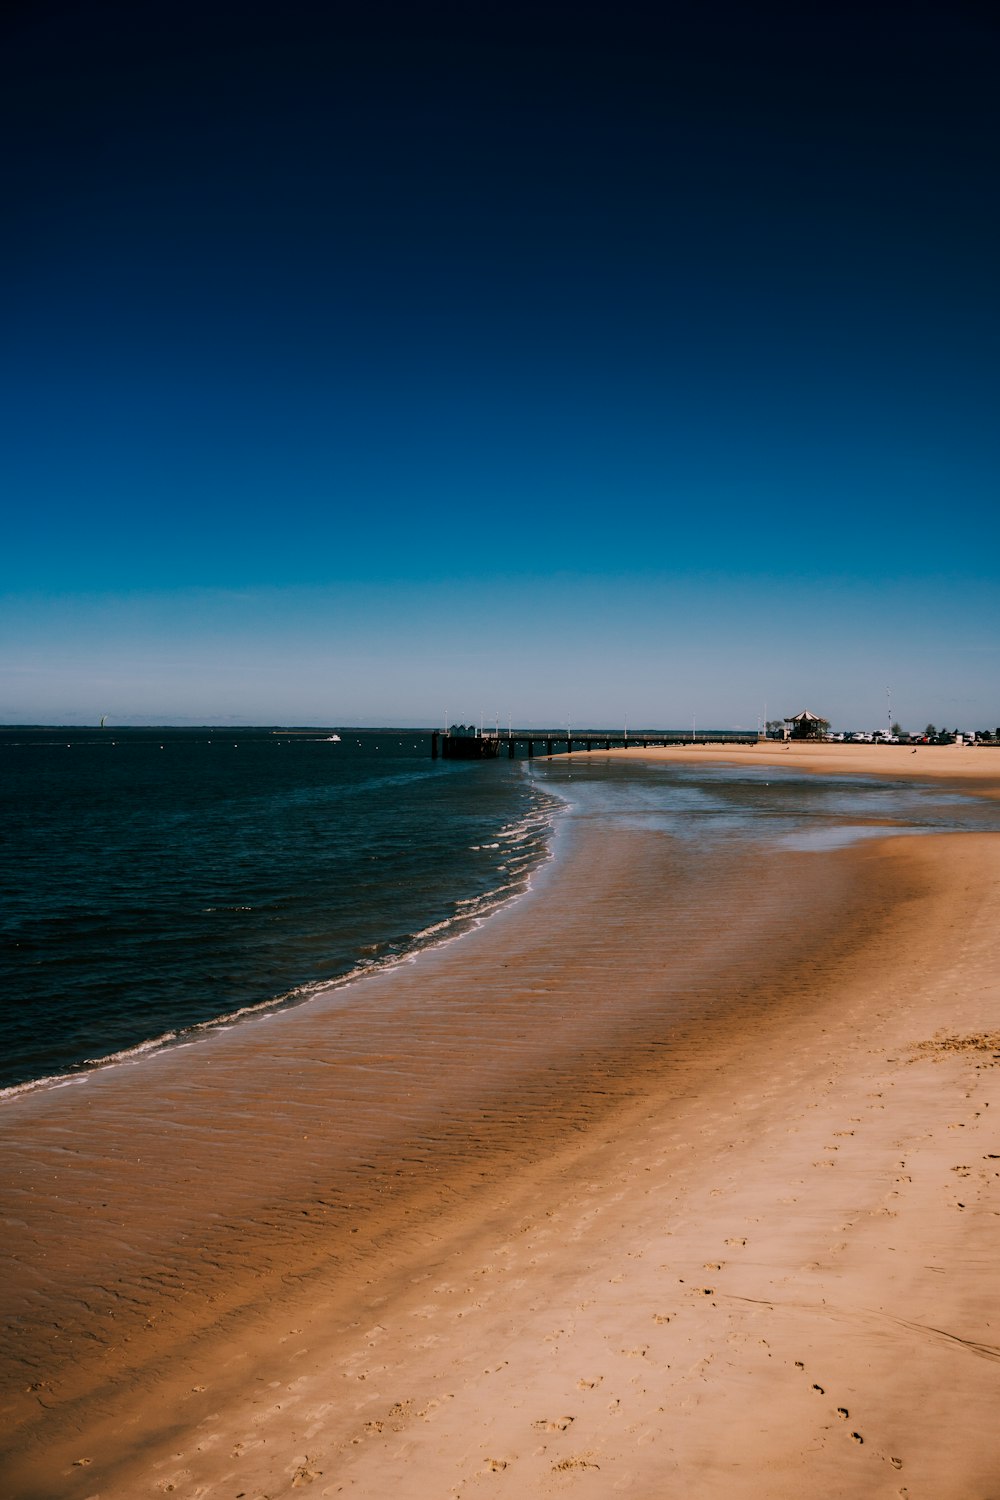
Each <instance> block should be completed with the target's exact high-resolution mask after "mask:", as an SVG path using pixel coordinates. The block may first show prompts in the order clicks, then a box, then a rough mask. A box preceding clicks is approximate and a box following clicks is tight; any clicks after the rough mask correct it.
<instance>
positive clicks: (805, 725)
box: [785, 708, 830, 740]
mask: <svg viewBox="0 0 1000 1500" xmlns="http://www.w3.org/2000/svg"><path fill="white" fill-rule="evenodd" d="M829 727H830V721H829V719H821V718H820V716H819V714H814V713H810V711H809V709H808V708H804V709H802V711H801V713H797V714H792V716H791V718H790V719H786V720H785V739H786V740H788V739H791V740H821V739H822V738H823V736H824V735H825V734H826V731H827V730H828V729H829Z"/></svg>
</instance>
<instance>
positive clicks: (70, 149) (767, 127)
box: [0, 0, 1000, 728]
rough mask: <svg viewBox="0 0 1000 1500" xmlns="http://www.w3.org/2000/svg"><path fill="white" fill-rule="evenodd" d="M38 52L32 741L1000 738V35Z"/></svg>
mask: <svg viewBox="0 0 1000 1500" xmlns="http://www.w3.org/2000/svg"><path fill="white" fill-rule="evenodd" d="M4 26H5V35H4V37H3V47H2V48H0V55H2V58H3V62H2V64H0V68H2V72H0V111H2V115H3V123H4V139H5V141H6V142H7V146H6V149H5V151H4V152H3V158H4V160H3V165H2V168H0V171H2V174H3V181H2V194H3V204H4V222H5V224H6V228H5V230H4V233H3V235H2V237H0V269H2V288H3V292H2V295H3V298H4V302H5V304H6V306H5V312H4V319H3V323H4V338H3V353H2V365H0V381H2V390H0V401H2V412H3V423H4V428H5V438H4V443H3V458H2V464H3V475H2V483H3V491H4V494H5V496H6V501H5V507H4V509H5V514H6V519H5V520H4V524H3V541H2V556H0V589H2V597H0V633H2V659H0V721H4V722H8V723H15V722H26V721H32V722H64V723H73V722H91V723H92V722H95V721H96V720H97V718H98V717H99V716H100V715H101V714H102V713H106V714H107V715H108V716H109V721H110V722H116V723H128V722H150V721H152V722H170V721H182V722H183V721H188V722H223V721H229V720H235V721H237V722H239V721H245V722H252V723H272V722H302V723H308V722H319V723H330V724H349V723H411V724H421V723H422V724H427V725H433V724H436V723H438V722H440V720H441V719H442V717H443V716H444V715H448V717H449V718H450V719H471V718H478V717H479V716H480V715H481V714H482V715H483V716H484V717H485V718H486V719H487V720H492V719H493V718H494V716H499V718H500V719H501V720H502V721H503V722H506V720H507V718H508V717H511V718H512V719H513V720H514V722H515V724H521V725H528V724H535V725H544V724H551V725H553V726H557V725H560V724H565V723H567V722H570V723H572V724H577V725H581V726H582V725H586V724H590V725H595V726H596V725H617V724H619V723H621V722H622V721H623V720H624V718H625V717H626V716H627V717H628V719H629V722H630V723H633V724H639V723H642V722H645V723H648V724H651V725H668V726H672V725H673V726H683V725H685V724H688V723H690V722H691V719H692V718H693V717H694V718H696V719H697V720H698V722H699V723H701V724H704V725H714V726H717V727H728V726H733V725H744V726H755V725H756V723H757V720H758V718H759V717H760V716H761V715H762V714H763V713H764V710H765V705H766V711H767V714H768V716H769V717H779V716H783V715H784V714H790V713H793V712H795V711H796V710H798V709H799V708H802V707H804V706H807V707H810V708H812V709H814V710H815V711H817V712H820V713H824V714H826V715H827V716H828V717H830V718H831V719H832V720H833V721H834V723H835V724H839V725H840V726H841V727H852V726H857V727H864V726H867V727H874V726H876V725H881V724H882V723H884V722H885V715H886V687H887V686H888V687H890V689H891V692H892V707H893V717H896V718H899V719H900V720H901V721H902V722H903V723H904V725H906V726H907V727H913V728H916V727H923V724H924V723H925V722H926V721H927V720H928V719H933V720H935V721H936V722H938V723H939V724H940V723H945V724H949V725H958V726H960V727H972V728H982V727H985V726H987V725H990V726H992V725H996V724H998V723H1000V609H998V606H1000V483H998V481H1000V422H998V415H1000V402H998V396H1000V377H998V370H1000V359H998V356H1000V278H998V272H997V266H998V265H1000V235H998V228H1000V197H998V192H997V183H998V181H1000V172H998V168H1000V104H998V99H1000V93H998V89H997V83H996V80H997V78H998V77H1000V13H997V12H996V11H995V10H993V9H992V8H990V7H987V6H980V5H976V4H972V3H967V4H965V3H943V0H942V3H938V4H922V3H919V0H916V3H914V0H909V3H905V4H899V5H886V4H882V3H879V0H873V3H870V4H863V5H862V4H856V5H855V4H851V3H844V4H836V5H835V4H818V5H810V4H803V3H801V0H799V3H796V4H787V5H785V4H780V5H779V4H772V3H768V0H761V3H759V4H747V3H744V0H739V3H737V0H731V3H720V0H716V3H713V0H691V3H671V0H660V3H657V4H648V5H645V4H635V3H628V0H623V3H620V4H619V3H616V4H610V3H602V4H591V3H587V0H578V3H574V4H547V3H546V0H533V3H530V4H521V3H518V0H505V3H503V4H500V3H493V0H464V3H454V4H430V3H424V0H409V3H407V4H400V5H389V4H382V3H379V0H371V3H347V0H330V3H328V4H326V5H316V4H314V3H310V4H303V3H298V0H289V3H284V4H280V5H279V4H277V3H272V4H269V5H262V4H254V3H253V0H247V3H242V4H235V3H234V4H222V3H219V0H202V3H198V4H195V3H193V0H169V3H168V0H146V3H143V4H142V5H136V4H134V3H132V0H128V3H125V0H106V3H101V0H88V3H87V4H85V5H80V4H79V3H76V0H72V3H71V0H67V3H51V0H35V3H32V4H30V5H28V4H24V5H18V6H17V7H15V10H14V20H13V21H11V20H10V19H8V21H7V22H5V23H4Z"/></svg>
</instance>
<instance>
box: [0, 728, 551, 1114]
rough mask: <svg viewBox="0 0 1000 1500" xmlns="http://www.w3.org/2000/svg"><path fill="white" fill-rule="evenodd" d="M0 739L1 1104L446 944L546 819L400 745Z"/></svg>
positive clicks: (56, 733) (425, 750) (534, 796)
mask: <svg viewBox="0 0 1000 1500" xmlns="http://www.w3.org/2000/svg"><path fill="white" fill-rule="evenodd" d="M333 732H334V731H332V730H312V731H309V732H301V733H291V732H287V731H285V732H282V731H278V732H275V731H273V730H270V729H239V730H238V731H235V732H234V731H233V730H232V729H228V730H219V729H113V730H109V729H105V730H97V729H94V730H81V729H69V730H67V729H62V730H59V729H48V728H46V729H0V803H2V805H0V824H2V828H3V840H2V852H0V996H2V999H0V1004H2V1028H3V1031H2V1035H3V1047H2V1058H0V1088H3V1089H8V1090H9V1089H11V1088H12V1087H13V1088H16V1087H18V1086H19V1085H23V1084H25V1083H30V1082H32V1081H34V1080H38V1079H43V1078H51V1077H53V1076H58V1075H63V1074H67V1073H72V1072H73V1071H74V1070H79V1069H81V1068H85V1067H89V1066H92V1065H93V1064H94V1063H95V1062H102V1061H111V1060H116V1059H120V1058H121V1057H122V1056H123V1055H129V1054H136V1055H137V1054H138V1053H141V1052H142V1051H143V1050H148V1049H149V1048H151V1047H155V1046H162V1045H170V1044H171V1043H173V1042H176V1041H178V1040H181V1039H185V1040H189V1039H190V1037H191V1033H192V1031H196V1030H198V1029H200V1028H205V1027H212V1026H218V1025H220V1024H231V1023H232V1022H233V1021H234V1020H235V1019H236V1018H238V1016H239V1015H240V1014H241V1013H243V1014H245V1013H247V1012H248V1011H253V1010H255V1009H259V1008H265V1007H269V1006H274V1005H281V1004H290V1003H300V1002H301V1001H302V1000H304V999H306V998H308V996H309V995H310V994H311V993H313V992H314V991H316V990H317V989H319V988H323V987H326V986H328V985H329V984H330V982H331V981H339V982H345V980H347V979H349V978H350V976H352V975H355V974H358V973H363V972H365V971H367V970H370V969H373V968H377V967H380V966H385V965H387V964H391V963H393V962H399V961H400V960H402V959H405V958H406V957H407V956H408V955H410V954H412V953H413V952H415V951H417V950H419V949H420V948H422V947H425V946H427V945H428V944H432V943H435V942H441V941H444V940H447V939H448V938H449V937H454V936H456V935H458V934H459V933H460V932H462V931H463V930H465V929H467V928H468V927H469V926H470V925H471V924H472V923H474V922H476V921H478V920H481V919H482V918H483V917H484V916H485V915H486V914H488V913H489V912H490V911H491V910H493V909H494V908H495V907H496V906H497V905H499V904H502V903H503V902H504V901H506V900H509V899H510V898H511V897H512V896H513V895H515V894H516V893H517V892H518V891H519V890H523V889H524V887H525V885H526V883H527V880H528V878H529V876H530V873H531V871H532V869H534V868H535V866H536V865H537V864H538V863H539V862H540V861H541V860H542V859H543V858H544V857H545V855H546V853H547V850H548V835H549V830H550V824H551V819H552V815H553V810H554V808H555V806H556V803H555V802H554V800H553V799H552V798H551V797H549V796H548V795H547V794H546V793H545V792H544V790H543V789H542V788H541V787H540V786H539V785H538V784H537V781H536V780H534V779H533V778H531V777H529V776H527V775H525V774H524V769H523V766H522V765H521V764H519V763H517V762H509V761H507V760H506V758H504V759H501V760H497V761H494V762H491V763H489V764H485V765H484V764H479V763H463V762H459V761H440V760H439V761H432V760H431V755H430V736H429V735H428V734H423V733H419V732H414V731H408V732H403V731H400V730H398V729H397V730H389V731H378V732H374V733H373V732H358V731H353V732H352V731H347V730H344V731H343V732H342V738H341V741H340V742H339V743H336V742H334V741H332V740H330V739H329V738H327V736H328V735H330V734H332V733H333Z"/></svg>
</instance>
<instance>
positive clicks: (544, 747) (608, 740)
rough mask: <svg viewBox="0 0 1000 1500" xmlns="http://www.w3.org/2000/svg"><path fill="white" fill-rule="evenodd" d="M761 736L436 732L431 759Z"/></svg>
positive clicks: (752, 741) (751, 741) (743, 740)
mask: <svg viewBox="0 0 1000 1500" xmlns="http://www.w3.org/2000/svg"><path fill="white" fill-rule="evenodd" d="M759 738H760V736H759V735H756V734H739V733H732V734H726V733H722V734H720V733H719V732H718V731H716V732H713V731H711V730H710V731H708V732H707V733H705V734H701V735H699V734H696V733H693V732H691V733H687V732H682V731H680V730H640V731H639V732H638V733H631V734H630V733H627V732H625V731H624V730H623V731H621V732H619V733H615V732H614V731H604V730H601V731H596V730H584V731H581V732H580V733H573V732H571V731H569V730H565V729H515V730H511V731H508V732H507V733H506V734H504V733H502V732H501V733H494V732H486V733H483V734H454V733H452V732H451V731H448V730H440V729H435V730H434V731H433V732H432V734H431V758H432V760H437V759H438V758H439V757H441V758H442V759H444V760H496V759H497V757H498V756H500V755H502V754H503V752H504V750H505V749H506V752H507V757H508V759H509V760H513V759H514V758H515V756H516V755H517V754H518V753H519V751H520V752H521V753H522V754H523V755H524V756H526V757H527V759H529V760H530V759H532V758H533V757H534V756H535V755H536V754H538V755H572V754H573V752H574V751H575V750H583V751H589V750H648V749H649V748H650V747H651V746H666V745H672V746H674V747H678V746H682V745H688V746H692V747H694V748H697V747H698V746H699V745H756V744H757V741H758V739H759Z"/></svg>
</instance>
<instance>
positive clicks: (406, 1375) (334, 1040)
mask: <svg viewBox="0 0 1000 1500" xmlns="http://www.w3.org/2000/svg"><path fill="white" fill-rule="evenodd" d="M628 753H629V754H633V753H634V752H628ZM650 753H652V752H650ZM669 753H677V754H690V753H698V754H704V755H709V754H712V752H710V751H698V752H668V754H669ZM729 753H730V754H732V752H729ZM748 753H751V754H752V753H756V752H752V751H751V752H748ZM764 753H767V752H764ZM772 753H777V754H781V753H782V752H781V751H780V750H779V751H776V752H772ZM793 753H794V752H793ZM818 753H819V755H823V754H825V753H827V752H824V751H822V750H821V751H819V752H818ZM841 753H842V752H841ZM903 753H904V754H907V753H908V752H903ZM807 754H808V752H807ZM872 754H874V756H875V759H876V761H877V766H876V769H877V770H878V771H879V772H880V773H881V774H885V772H886V770H887V768H888V762H887V760H886V758H885V757H886V756H887V755H889V756H892V755H894V752H893V751H892V750H883V749H879V750H877V751H874V752H872V751H862V756H864V755H869V756H871V755H872ZM930 754H935V755H936V754H937V753H936V752H930ZM940 754H943V755H948V754H949V752H947V751H945V752H940ZM959 754H961V752H959ZM979 754H982V755H983V757H984V759H988V758H989V753H988V752H975V751H973V752H966V753H965V757H964V758H965V759H967V760H975V759H976V757H977V756H978V755H979ZM919 758H920V757H919V756H918V757H914V759H915V760H917V759H919ZM854 763H855V764H857V765H859V768H861V769H868V765H867V762H864V763H862V757H861V756H859V757H857V759H856V760H855V762H854ZM810 764H814V765H818V757H817V756H813V757H811V758H810ZM841 764H843V762H841ZM977 765H978V762H977ZM998 765H1000V763H998ZM952 766H953V762H952V764H949V765H948V768H947V769H944V770H940V771H939V770H937V768H936V765H935V766H931V765H930V764H928V765H927V766H926V767H925V766H923V765H922V766H921V771H922V772H923V774H928V772H930V773H931V774H938V775H943V776H946V777H947V778H949V779H950V778H953V777H956V776H957V775H959V774H960V772H959V771H958V770H957V769H953V768H952ZM963 769H964V767H963ZM982 789H983V790H984V791H986V790H992V789H991V788H989V787H988V786H987V784H986V783H985V782H984V784H983V787H982ZM566 841H567V843H568V845H569V847H568V849H567V851H566V857H563V858H560V859H558V860H557V861H555V862H554V864H552V865H551V866H549V867H548V869H547V871H546V873H545V875H544V876H543V877H542V878H541V879H540V880H539V881H538V883H537V885H536V887H535V889H534V890H533V892H532V893H531V894H530V895H529V896H528V897H526V898H524V899H523V900H522V901H521V902H519V903H517V904H516V905H515V906H514V907H512V908H509V909H508V910H507V911H506V912H504V913H502V914H501V915H499V916H498V917H496V918H494V919H492V920H491V921H490V922H489V923H487V924H486V925H485V926H484V927H483V928H482V929H480V930H479V931H478V932H476V933H474V934H472V935H471V936H469V937H467V938H465V939H462V940H461V941H460V942H457V943H455V944H452V945H451V946H449V947H447V948H445V949H443V950H439V951H438V952H437V953H435V954H429V955H425V956H424V957H423V958H422V959H420V960H419V961H418V962H416V963H414V964H412V965H408V966H407V967H406V968H405V969H403V970H400V971H397V972H396V973H394V974H391V975H388V976H383V977H380V978H375V979H371V980H367V981H365V993H364V1004H363V1005H361V1004H354V1003H352V1001H351V999H350V991H342V992H339V994H336V995H333V996H331V997H330V999H329V1001H325V1002H324V1001H320V1002H317V1003H315V1004H313V1005H310V1006H308V1007H304V1008H303V1009H301V1010H299V1011H295V1012H287V1013H285V1014H284V1015H282V1016H278V1017H273V1018H271V1019H270V1020H268V1021H265V1022H259V1023H251V1024H247V1025H244V1026H242V1027H240V1028H237V1029H236V1030H234V1031H233V1032H231V1033H229V1034H228V1035H223V1036H218V1037H213V1038H210V1039H208V1040H206V1041H205V1042H204V1043H202V1044H200V1045H199V1046H197V1047H193V1048H190V1049H185V1050H183V1051H178V1052H174V1053H166V1054H162V1055H161V1056H159V1057H156V1058H152V1059H149V1060H147V1061H146V1062H144V1063H142V1064H140V1065H136V1066H134V1067H131V1068H118V1069H110V1070H107V1071H106V1072H104V1073H102V1074H100V1075H95V1076H94V1077H93V1078H92V1079H91V1080H90V1082H88V1083H87V1084H85V1085H81V1086H76V1087H72V1088H65V1089H62V1090H58V1091H55V1092H44V1093H38V1094H35V1095H28V1096H24V1097H22V1098H21V1099H19V1100H16V1101H13V1103H12V1104H10V1105H8V1107H7V1108H6V1109H5V1110H4V1112H3V1113H4V1123H5V1140H4V1152H3V1168H2V1184H0V1185H2V1190H3V1206H4V1218H5V1225H6V1228H5V1247H6V1249H7V1251H8V1253H9V1256H10V1261H11V1264H10V1265H9V1266H8V1268H7V1273H6V1275H5V1281H4V1285H5V1290H4V1293H3V1312H4V1323H5V1326H6V1328H7V1330H8V1333H7V1339H6V1342H5V1347H4V1351H3V1354H2V1355H0V1370H2V1374H3V1376H4V1392H5V1395H4V1404H3V1410H2V1419H3V1427H4V1430H5V1431H6V1432H7V1434H8V1439H7V1441H6V1443H5V1448H6V1458H5V1468H4V1474H5V1478H4V1485H3V1492H4V1493H5V1494H6V1495H9V1496H10V1497H12V1500H14V1497H16V1500H42V1497H45V1500H57V1497H58V1500H63V1497H66V1500H85V1497H101V1500H137V1497H147V1496H148V1497H156V1496H162V1495H167V1494H169V1495H173V1496H176V1497H183V1500H195V1497H198V1500H202V1497H205V1500H208V1497H211V1500H223V1497H225V1500H238V1497H245V1500H264V1497H268V1500H277V1497H280V1496H284V1495H290V1494H291V1493H292V1492H293V1491H294V1490H299V1489H305V1490H306V1491H307V1492H308V1493H309V1494H311V1495H316V1496H324V1495H339V1494H344V1495H355V1496H364V1497H372V1500H374V1497H382V1496H385V1495H387V1494H391V1495H393V1496H395V1497H398V1500H408V1497H412V1500H437V1497H451V1496H454V1497H459V1496H473V1495H478V1494H483V1495H497V1496H498V1497H503V1496H511V1497H513V1496H518V1497H522V1496H525V1495H530V1496H536V1495H537V1496H549V1495H553V1496H558V1495H563V1494H566V1495H572V1496H574V1497H576V1496H579V1497H581V1500H586V1497H590V1496H602V1497H603V1496H608V1495H612V1494H618V1493H621V1494H631V1495H635V1496H642V1497H646V1496H650V1497H652V1496H656V1497H666V1496H676V1497H685V1500H692V1497H693V1500H702V1497H705V1500H708V1497H713V1500H714V1497H722V1496H726V1497H732V1496H736V1497H775V1500H777V1497H786V1496H787V1497H793V1496H794V1497H796V1500H799V1497H801V1496H804V1495H820V1496H824V1497H830V1500H835V1497H860V1496H883V1495H884V1496H907V1497H910V1500H996V1497H998V1496H1000V1442H998V1439H997V1436H996V1429H995V1413H996V1411H997V1410H998V1409H1000V1288H998V1280H997V1248H998V1241H1000V1128H997V1126H996V1125H995V1124H994V1122H993V1117H994V1116H1000V1071H998V1069H1000V978H998V976H1000V930H998V925H997V920H996V914H997V911H998V897H1000V836H998V835H990V834H974V835H945V836H935V837H925V838H920V839H913V838H911V839H885V840H879V841H877V842H872V843H866V844H864V845H862V846H860V847H854V848H850V849H845V850H838V851H835V852H832V853H824V854H821V855H820V854H808V853H801V852H799V853H789V852H785V853H781V854H771V855H770V856H768V857H767V858H761V857H755V858H754V859H753V860H750V859H749V858H748V857H747V856H746V855H745V854H740V853H739V852H734V853H732V854H731V855H728V856H726V857H721V856H720V858H719V860H717V861H714V862H713V864H712V868H711V870H707V869H705V868H703V866H702V865H700V864H699V862H698V860H697V858H696V856H695V855H693V854H692V853H691V851H684V850H680V851H679V850H678V849H677V848H676V847H675V846H674V844H673V843H672V841H670V840H668V839H665V838H663V837H660V836H658V835H656V834H655V833H652V832H648V831H647V832H644V831H642V830H638V829H636V830H619V831H617V832H615V833H612V832H610V831H609V830H608V829H607V828H606V827H604V828H600V827H589V826H580V827H577V828H575V829H574V830H572V832H571V833H570V834H569V835H567V836H566ZM667 898H669V900H668V899H667ZM345 997H347V998H346V999H345Z"/></svg>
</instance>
